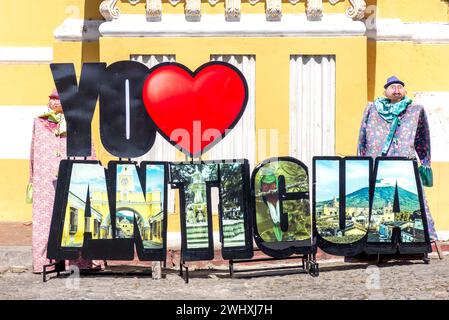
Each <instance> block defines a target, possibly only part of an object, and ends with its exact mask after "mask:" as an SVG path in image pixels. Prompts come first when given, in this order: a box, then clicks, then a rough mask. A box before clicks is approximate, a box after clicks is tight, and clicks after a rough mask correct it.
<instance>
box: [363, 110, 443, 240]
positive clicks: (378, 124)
mask: <svg viewBox="0 0 449 320" xmlns="http://www.w3.org/2000/svg"><path fill="white" fill-rule="evenodd" d="M399 120H400V125H399V126H398V128H397V130H396V132H395V134H394V137H393V141H392V143H391V146H390V149H389V150H388V154H387V156H389V157H408V158H419V160H420V162H421V165H424V166H428V167H430V164H431V157H430V131H429V123H428V121H427V115H426V112H425V110H424V107H423V106H421V105H417V104H413V103H412V104H411V105H409V106H408V107H407V109H406V111H405V112H403V113H402V114H400V115H399ZM391 125H392V124H391V123H388V122H387V121H385V120H383V119H382V118H381V117H380V115H379V114H378V113H377V110H376V107H375V106H374V103H369V104H368V106H367V107H366V108H365V111H364V113H363V120H362V124H361V126H360V133H359V142H358V148H357V154H358V155H359V156H369V157H372V158H373V159H375V158H376V157H379V156H381V155H382V149H383V147H384V144H385V141H386V140H387V137H388V134H389V133H390V128H391ZM416 155H418V157H417V156H416ZM423 194H424V193H423ZM424 206H425V210H426V216H427V223H428V228H429V235H430V239H431V240H437V234H436V231H435V225H434V222H433V219H432V216H431V214H430V210H429V206H428V204H427V200H426V197H425V194H424Z"/></svg>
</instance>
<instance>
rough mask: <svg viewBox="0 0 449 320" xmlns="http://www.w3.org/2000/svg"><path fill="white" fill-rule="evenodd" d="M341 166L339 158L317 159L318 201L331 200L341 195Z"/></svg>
mask: <svg viewBox="0 0 449 320" xmlns="http://www.w3.org/2000/svg"><path fill="white" fill-rule="evenodd" d="M339 167H340V162H339V161H338V160H337V161H336V160H318V161H316V168H315V170H316V171H315V172H316V201H317V202H320V201H326V200H331V199H333V198H334V197H337V198H338V196H339V188H340V187H339V183H340V181H339Z"/></svg>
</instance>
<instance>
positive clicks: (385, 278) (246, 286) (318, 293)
mask: <svg viewBox="0 0 449 320" xmlns="http://www.w3.org/2000/svg"><path fill="white" fill-rule="evenodd" d="M431 258H432V259H431V261H430V264H428V265H426V264H424V263H423V262H422V261H413V262H387V263H384V264H381V265H380V266H379V267H377V266H375V265H368V264H364V263H358V264H357V263H344V262H342V261H341V259H340V260H337V261H335V260H324V261H319V263H320V275H319V277H315V278H314V277H311V276H309V275H308V274H304V273H302V274H288V272H283V274H278V275H275V276H262V277H253V278H245V279H243V278H234V279H230V278H229V274H228V270H227V268H226V267H224V266H215V267H214V268H213V269H211V270H196V271H191V272H190V283H189V284H185V283H184V281H183V279H182V278H181V277H179V275H178V274H177V270H174V269H172V270H164V271H163V279H160V280H153V279H151V277H150V276H148V275H146V276H145V275H144V274H142V275H141V276H135V275H128V276H125V275H117V274H116V275H111V274H109V275H94V276H92V275H91V276H84V275H82V276H81V277H79V276H78V275H77V273H76V272H75V273H74V274H72V275H70V276H61V277H60V278H52V279H50V280H49V281H48V282H46V283H43V282H42V275H39V274H33V273H31V272H30V270H31V248H30V247H29V246H2V247H0V265H2V267H0V269H1V270H0V299H108V300H110V299H194V300H203V299H213V300H215V299H219V300H227V299H270V300H271V299H282V300H285V299H432V300H435V299H448V300H449V281H448V279H449V257H448V256H447V257H446V258H445V259H444V260H438V259H437V257H436V255H435V254H432V255H431ZM279 265H280V264H279ZM14 266H25V267H27V270H21V269H20V268H12V267H14ZM134 268H137V267H134ZM238 268H239V269H242V268H245V266H238ZM21 271H23V272H21ZM75 271H76V270H75ZM52 276H53V275H52Z"/></svg>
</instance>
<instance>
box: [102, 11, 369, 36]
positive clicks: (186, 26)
mask: <svg viewBox="0 0 449 320" xmlns="http://www.w3.org/2000/svg"><path fill="white" fill-rule="evenodd" d="M99 31H100V34H101V35H102V36H104V37H179V36H184V37H207V36H211V37H223V36H228V37H249V36H250V37H257V36H260V37H276V36H308V37H349V36H364V35H365V31H366V28H365V24H364V23H363V22H361V21H355V20H352V19H350V18H348V17H347V16H346V15H345V14H330V15H323V17H322V19H321V20H319V21H310V20H308V19H307V16H306V15H305V14H297V15H296V14H285V15H283V16H282V20H281V21H267V20H266V16H265V14H246V15H242V17H241V19H240V21H232V22H230V21H226V19H225V16H224V15H211V14H204V15H201V20H200V21H187V20H186V19H185V16H184V15H183V14H164V15H163V16H162V20H161V21H157V22H148V21H147V19H146V16H145V15H136V14H134V15H129V14H122V15H120V17H119V18H118V19H115V20H113V21H108V22H104V23H102V24H101V25H100V28H99Z"/></svg>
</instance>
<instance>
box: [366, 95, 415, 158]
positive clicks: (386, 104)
mask: <svg viewBox="0 0 449 320" xmlns="http://www.w3.org/2000/svg"><path fill="white" fill-rule="evenodd" d="M411 103H412V100H411V99H409V98H407V97H404V99H402V100H401V101H399V102H396V103H391V100H390V99H387V98H384V97H380V98H377V99H376V101H375V102H374V106H375V107H376V110H377V113H378V114H379V116H380V117H381V118H382V119H384V120H385V121H386V122H388V123H393V124H392V125H391V129H390V133H389V134H388V137H387V141H385V145H384V147H383V149H382V156H386V155H387V154H388V150H389V149H390V146H391V142H393V137H394V133H395V132H396V129H397V128H398V126H399V124H400V121H399V115H400V114H401V113H402V112H404V111H405V110H406V109H407V107H408V106H409V105H410V104H411Z"/></svg>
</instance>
